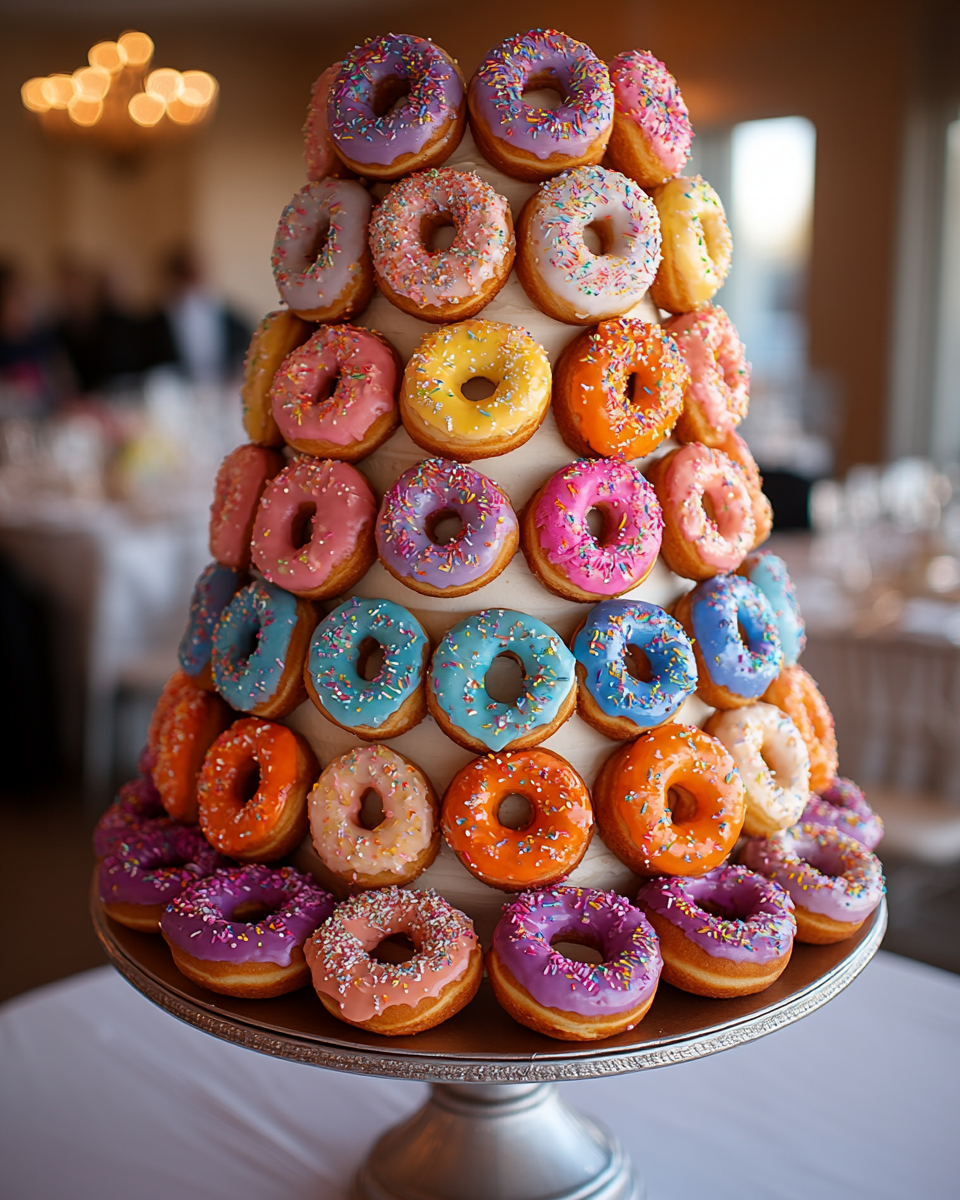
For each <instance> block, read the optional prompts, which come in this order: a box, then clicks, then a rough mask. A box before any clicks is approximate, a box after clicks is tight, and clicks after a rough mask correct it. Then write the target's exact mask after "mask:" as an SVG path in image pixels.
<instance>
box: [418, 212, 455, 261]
mask: <svg viewBox="0 0 960 1200" xmlns="http://www.w3.org/2000/svg"><path fill="white" fill-rule="evenodd" d="M456 236H457V227H456V225H455V224H454V223H453V218H452V217H451V216H449V215H448V214H447V213H436V214H432V215H431V216H428V217H424V218H423V220H422V221H421V222H420V240H421V242H423V245H424V249H425V250H426V251H427V253H428V254H442V253H443V252H444V250H449V249H450V247H451V246H452V245H453V243H454V240H455V239H456Z"/></svg>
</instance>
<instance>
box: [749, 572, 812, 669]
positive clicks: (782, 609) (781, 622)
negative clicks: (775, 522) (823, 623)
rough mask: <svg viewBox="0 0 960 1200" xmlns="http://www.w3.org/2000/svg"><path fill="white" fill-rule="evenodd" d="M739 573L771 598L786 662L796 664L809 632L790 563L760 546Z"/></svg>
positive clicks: (785, 663)
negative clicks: (788, 570) (801, 611)
mask: <svg viewBox="0 0 960 1200" xmlns="http://www.w3.org/2000/svg"><path fill="white" fill-rule="evenodd" d="M737 573H738V574H739V575H745V576H746V577H747V579H749V580H750V582H751V583H752V584H754V586H756V587H758V588H759V589H760V591H761V592H763V594H764V595H765V596H766V598H767V599H768V600H769V601H770V606H771V608H772V609H773V618H774V620H775V621H776V623H777V632H778V633H779V634H780V646H781V648H782V650H783V665H784V666H785V667H794V666H796V664H797V659H798V658H799V657H800V655H801V654H802V653H803V648H804V646H805V645H806V644H807V632H806V626H805V625H804V623H803V617H801V615H800V605H799V604H798V603H797V593H796V589H795V588H794V586H793V582H792V580H791V579H790V576H789V575H788V574H787V564H786V563H785V562H784V561H783V559H782V558H778V557H777V555H776V554H771V553H770V551H769V550H761V551H760V552H759V553H758V554H751V555H749V556H748V557H747V559H746V561H745V562H744V563H743V565H742V566H741V567H740V569H739V571H738V572H737Z"/></svg>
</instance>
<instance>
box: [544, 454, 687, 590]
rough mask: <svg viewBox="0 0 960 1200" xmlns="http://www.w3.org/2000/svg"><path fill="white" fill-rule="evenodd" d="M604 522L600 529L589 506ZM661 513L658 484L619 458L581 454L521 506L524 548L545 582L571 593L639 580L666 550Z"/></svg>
mask: <svg viewBox="0 0 960 1200" xmlns="http://www.w3.org/2000/svg"><path fill="white" fill-rule="evenodd" d="M592 508H596V509H598V510H599V511H600V513H601V514H602V515H603V519H604V528H603V532H602V533H601V534H600V536H599V537H594V535H593V534H592V533H591V532H590V527H589V525H588V524H587V514H588V512H589V511H590V510H591V509H592ZM662 529H663V518H662V516H661V513H660V505H659V504H658V502H657V497H656V495H655V494H654V490H653V488H652V487H651V486H650V484H649V483H648V482H647V481H646V479H644V477H643V476H642V475H641V474H640V472H639V471H638V470H637V468H636V467H634V466H632V465H631V464H630V463H627V462H624V461H623V460H622V459H618V458H598V459H593V460H590V459H580V460H579V461H578V462H575V463H571V464H570V466H568V467H564V468H563V469H562V470H560V471H558V472H557V473H556V474H555V475H554V476H553V477H552V478H551V479H549V480H548V481H547V483H546V484H545V485H544V486H543V487H542V488H541V489H540V491H539V492H537V494H536V495H535V496H534V497H533V499H532V500H531V501H530V502H529V504H528V505H527V507H526V509H525V510H524V514H523V523H522V538H523V550H524V554H525V555H526V556H527V561H528V563H529V564H530V569H531V570H532V571H534V572H535V573H536V574H537V576H538V577H539V579H540V581H541V583H543V584H544V586H545V587H547V588H549V589H550V591H552V592H556V593H557V595H560V596H565V597H566V598H567V599H571V600H593V599H595V598H596V597H597V596H620V595H623V593H624V592H629V591H631V590H632V589H633V588H635V587H638V586H639V585H640V584H641V583H642V582H643V581H644V579H646V577H647V575H648V574H649V573H650V570H651V568H652V567H653V564H654V562H655V561H656V558H657V553H658V551H659V550H660V538H661V531H662Z"/></svg>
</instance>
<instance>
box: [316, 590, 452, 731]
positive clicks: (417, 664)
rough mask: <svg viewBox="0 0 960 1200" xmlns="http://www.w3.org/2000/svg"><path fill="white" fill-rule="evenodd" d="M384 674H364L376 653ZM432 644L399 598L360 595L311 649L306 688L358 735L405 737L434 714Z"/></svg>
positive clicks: (335, 615)
mask: <svg viewBox="0 0 960 1200" xmlns="http://www.w3.org/2000/svg"><path fill="white" fill-rule="evenodd" d="M378 649H379V650H380V651H381V653H382V654H383V662H382V664H381V666H380V669H379V670H378V671H377V673H376V675H374V677H373V678H372V679H367V678H366V675H365V671H364V668H365V667H366V665H367V663H368V662H369V660H370V657H371V655H372V654H373V653H374V651H376V650H378ZM429 658H430V639H429V638H428V637H427V635H426V634H425V633H424V631H423V627H422V626H421V625H420V622H419V621H418V620H417V619H416V617H415V616H414V615H413V614H412V613H409V612H407V610H406V609H405V608H402V607H401V606H400V605H399V604H394V603H393V602H392V601H391V600H363V599H360V598H359V597H357V596H353V597H351V599H349V600H347V601H345V602H344V603H343V604H341V605H340V606H339V607H338V608H335V609H334V610H333V612H331V613H330V614H329V615H328V616H326V617H324V619H323V620H322V621H321V622H320V624H319V625H318V626H317V628H316V632H315V633H314V635H313V640H312V641H311V643H310V651H309V653H308V655H307V664H306V668H305V670H304V682H305V683H306V686H307V694H308V695H309V697H310V699H311V700H312V701H313V703H314V704H315V705H316V706H317V708H318V709H319V710H320V712H322V713H323V715H324V716H325V717H326V718H327V720H328V721H332V722H333V723H334V725H339V726H340V727H341V729H346V730H348V731H349V732H350V733H354V734H356V735H357V737H362V738H369V739H374V738H376V739H383V738H393V737H399V735H400V734H401V733H406V731H407V730H408V729H413V727H414V726H415V725H419V724H420V722H421V721H422V720H423V718H424V717H425V716H426V715H427V699H426V693H425V691H424V675H425V673H426V669H427V662H428V660H429Z"/></svg>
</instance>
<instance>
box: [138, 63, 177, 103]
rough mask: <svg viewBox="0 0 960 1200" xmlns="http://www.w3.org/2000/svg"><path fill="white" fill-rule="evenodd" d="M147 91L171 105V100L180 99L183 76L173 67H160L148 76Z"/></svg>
mask: <svg viewBox="0 0 960 1200" xmlns="http://www.w3.org/2000/svg"><path fill="white" fill-rule="evenodd" d="M145 90H146V91H147V92H149V93H151V94H152V95H154V96H159V97H160V99H161V100H164V101H166V102H167V103H168V104H169V103H170V101H171V100H177V99H179V97H180V94H181V92H182V91H183V76H182V75H181V74H180V72H179V71H175V70H174V69H173V67H160V69H159V70H157V71H151V72H150V74H149V75H148V76H147V82H146V84H145Z"/></svg>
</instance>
